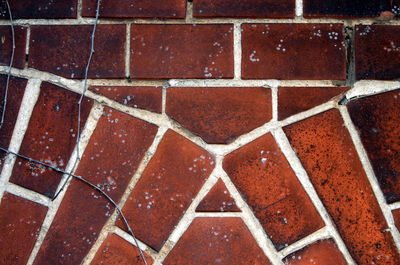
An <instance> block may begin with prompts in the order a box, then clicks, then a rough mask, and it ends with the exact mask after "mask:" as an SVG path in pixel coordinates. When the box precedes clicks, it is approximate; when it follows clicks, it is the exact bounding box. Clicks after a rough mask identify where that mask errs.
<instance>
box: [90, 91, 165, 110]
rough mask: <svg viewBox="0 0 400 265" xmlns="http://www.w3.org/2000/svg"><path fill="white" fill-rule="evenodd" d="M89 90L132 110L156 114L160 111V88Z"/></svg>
mask: <svg viewBox="0 0 400 265" xmlns="http://www.w3.org/2000/svg"><path fill="white" fill-rule="evenodd" d="M89 90H90V91H92V92H94V93H96V94H99V95H102V96H105V97H108V98H110V99H112V100H115V101H116V102H118V103H121V104H124V105H127V106H129V107H132V108H139V109H145V110H148V111H152V112H157V113H161V111H162V88H161V87H136V86H96V87H90V88H89Z"/></svg>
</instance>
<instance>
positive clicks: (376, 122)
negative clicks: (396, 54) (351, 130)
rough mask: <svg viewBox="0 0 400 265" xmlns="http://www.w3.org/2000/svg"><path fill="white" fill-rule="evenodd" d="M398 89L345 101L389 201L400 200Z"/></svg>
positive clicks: (399, 95) (399, 102)
mask: <svg viewBox="0 0 400 265" xmlns="http://www.w3.org/2000/svg"><path fill="white" fill-rule="evenodd" d="M399 106H400V90H395V91H392V92H387V93H383V94H380V95H376V96H371V97H367V98H363V99H358V100H354V101H351V102H349V103H348V104H347V108H348V110H349V113H350V117H351V119H352V120H353V123H354V125H355V126H356V128H357V129H358V132H359V134H360V138H361V141H362V143H363V145H364V148H365V150H366V151H367V153H368V158H369V161H370V162H371V164H372V167H373V169H374V172H375V176H376V177H377V179H378V182H379V184H380V187H381V189H382V191H383V193H384V195H385V198H386V201H387V202H388V203H392V202H396V201H399V200H400V183H399V182H400V160H399V157H400V144H399V136H400V127H399V124H400V108H399Z"/></svg>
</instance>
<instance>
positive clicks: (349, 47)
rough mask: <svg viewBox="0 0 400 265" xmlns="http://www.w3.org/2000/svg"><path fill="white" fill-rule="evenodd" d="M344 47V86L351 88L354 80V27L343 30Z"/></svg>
mask: <svg viewBox="0 0 400 265" xmlns="http://www.w3.org/2000/svg"><path fill="white" fill-rule="evenodd" d="M344 31H345V32H344V36H345V45H346V50H345V52H346V66H347V69H346V86H353V84H354V83H355V82H356V79H355V74H356V73H355V42H354V38H355V27H354V26H346V27H345V28H344Z"/></svg>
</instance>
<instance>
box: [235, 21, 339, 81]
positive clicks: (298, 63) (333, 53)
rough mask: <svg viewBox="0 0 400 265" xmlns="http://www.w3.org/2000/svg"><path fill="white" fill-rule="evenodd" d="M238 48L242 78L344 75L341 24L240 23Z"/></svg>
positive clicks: (311, 77) (329, 77)
mask: <svg viewBox="0 0 400 265" xmlns="http://www.w3.org/2000/svg"><path fill="white" fill-rule="evenodd" d="M242 49H243V51H242V77H243V78H245V79H328V80H331V79H333V80H345V79H346V53H345V42H344V29H343V25H342V24H244V25H242ZM321 55H323V56H321Z"/></svg>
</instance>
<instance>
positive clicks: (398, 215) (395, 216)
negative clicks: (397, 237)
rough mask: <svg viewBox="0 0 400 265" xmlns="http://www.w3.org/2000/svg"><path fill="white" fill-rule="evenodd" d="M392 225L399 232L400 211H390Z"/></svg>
mask: <svg viewBox="0 0 400 265" xmlns="http://www.w3.org/2000/svg"><path fill="white" fill-rule="evenodd" d="M392 214H393V219H394V224H395V225H396V227H397V230H400V209H396V210H393V211H392Z"/></svg>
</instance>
